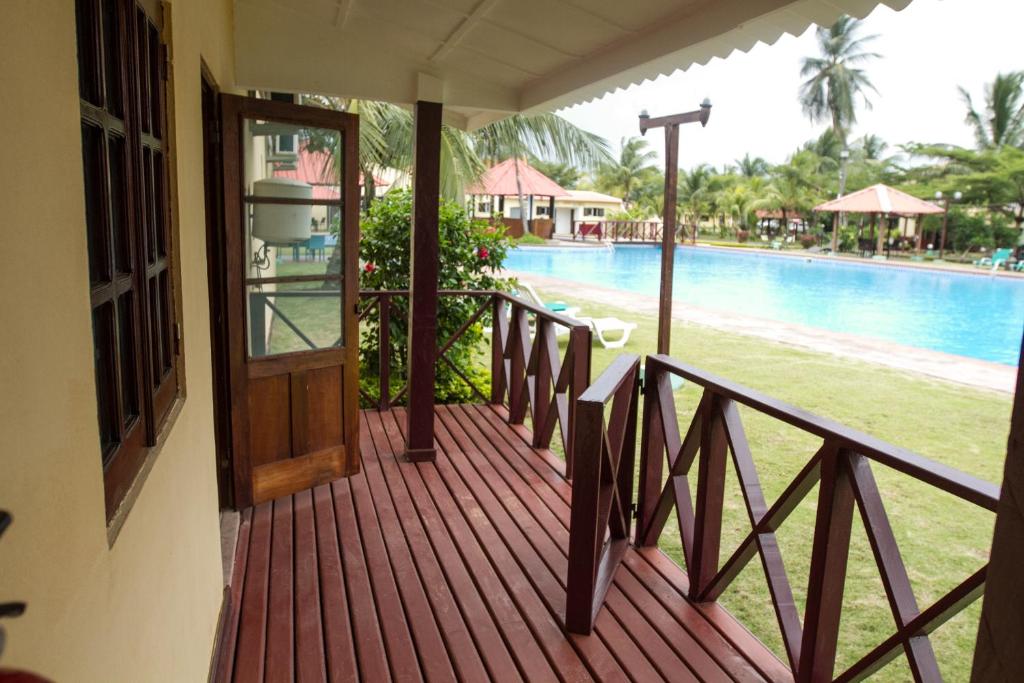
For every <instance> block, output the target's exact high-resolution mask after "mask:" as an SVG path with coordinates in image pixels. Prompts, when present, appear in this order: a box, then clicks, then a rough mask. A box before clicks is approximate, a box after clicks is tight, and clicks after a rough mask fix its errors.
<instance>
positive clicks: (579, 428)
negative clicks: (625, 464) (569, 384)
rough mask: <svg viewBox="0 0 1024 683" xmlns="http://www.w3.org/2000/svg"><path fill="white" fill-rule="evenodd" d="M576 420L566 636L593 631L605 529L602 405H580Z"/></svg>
mask: <svg viewBox="0 0 1024 683" xmlns="http://www.w3.org/2000/svg"><path fill="white" fill-rule="evenodd" d="M573 402H574V403H575V401H573ZM576 419H577V420H578V421H577V422H576V428H575V430H574V431H573V443H575V444H577V446H578V447H579V449H580V450H579V452H580V455H581V456H582V457H581V458H580V462H579V468H580V469H579V472H578V476H577V478H576V479H575V480H574V481H573V487H572V505H571V506H570V523H569V564H568V568H567V570H566V585H567V587H568V590H567V591H566V596H565V597H566V600H565V628H566V630H567V631H569V632H570V633H579V634H583V635H589V634H590V632H591V629H592V628H593V618H594V591H595V589H596V587H597V565H598V563H597V559H598V551H599V550H600V546H601V544H603V542H604V531H605V527H601V528H599V527H598V516H599V510H598V507H599V505H598V494H599V487H600V485H601V483H600V479H601V465H602V460H603V459H604V457H603V444H604V405H602V404H600V403H582V402H581V405H580V406H578V410H577V411H576ZM566 464H567V465H568V459H567V460H566ZM599 533H600V535H601V536H600V538H598V534H599Z"/></svg>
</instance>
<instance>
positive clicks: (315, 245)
mask: <svg viewBox="0 0 1024 683" xmlns="http://www.w3.org/2000/svg"><path fill="white" fill-rule="evenodd" d="M326 251H327V235H310V237H309V239H308V240H306V253H307V254H312V256H313V260H316V259H317V258H318V257H319V258H323V257H324V254H325V253H326Z"/></svg>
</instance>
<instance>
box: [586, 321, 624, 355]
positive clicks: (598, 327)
mask: <svg viewBox="0 0 1024 683" xmlns="http://www.w3.org/2000/svg"><path fill="white" fill-rule="evenodd" d="M577 320H579V321H580V322H582V323H586V324H588V325H590V329H592V330H593V331H594V334H595V335H596V336H597V340H598V341H599V342H601V346H603V347H604V348H606V349H621V348H622V347H623V346H625V345H626V342H628V341H629V335H630V334H632V333H633V330H635V329H636V323H627V322H626V321H625V320H619V319H618V318H587V317H580V318H577ZM608 332H620V333H622V336H621V337H619V338H618V339H606V338H605V334H606V333H608Z"/></svg>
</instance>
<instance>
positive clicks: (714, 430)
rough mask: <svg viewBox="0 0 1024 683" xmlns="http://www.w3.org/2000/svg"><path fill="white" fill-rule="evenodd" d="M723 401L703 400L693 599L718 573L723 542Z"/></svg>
mask: <svg viewBox="0 0 1024 683" xmlns="http://www.w3.org/2000/svg"><path fill="white" fill-rule="evenodd" d="M722 400H724V399H721V398H719V397H717V396H712V397H711V400H710V401H702V402H701V404H702V410H703V412H702V413H701V416H700V419H701V425H700V427H701V434H700V462H699V464H698V469H697V506H696V510H695V518H694V520H695V521H694V532H693V562H692V563H687V571H688V572H689V574H690V597H691V599H696V598H697V596H699V595H700V594H701V593H702V592H703V591H704V588H705V587H706V586H707V585H708V583H709V582H710V581H711V579H712V578H713V577H714V576H715V574H716V573H717V572H718V555H719V550H720V548H721V542H722V505H723V503H724V500H725V467H726V459H727V457H728V453H727V449H728V445H729V444H728V441H727V440H726V434H725V428H724V426H723V424H722V417H721V405H720V401H722Z"/></svg>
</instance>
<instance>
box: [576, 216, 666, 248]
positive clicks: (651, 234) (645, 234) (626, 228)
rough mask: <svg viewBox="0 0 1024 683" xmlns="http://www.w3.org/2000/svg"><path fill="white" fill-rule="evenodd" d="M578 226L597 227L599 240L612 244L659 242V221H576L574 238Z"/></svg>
mask: <svg viewBox="0 0 1024 683" xmlns="http://www.w3.org/2000/svg"><path fill="white" fill-rule="evenodd" d="M580 225H599V226H600V228H601V239H606V240H612V241H613V242H661V234H662V232H661V231H662V223H661V221H606V220H602V219H595V220H591V221H587V220H583V221H576V222H575V223H574V224H573V228H574V229H573V235H574V236H575V235H577V234H578V233H579V226H580ZM679 230H680V228H678V227H677V228H676V234H677V235H678V234H679Z"/></svg>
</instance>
